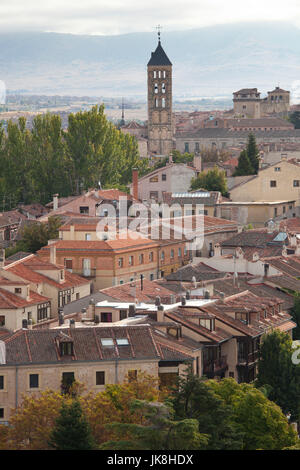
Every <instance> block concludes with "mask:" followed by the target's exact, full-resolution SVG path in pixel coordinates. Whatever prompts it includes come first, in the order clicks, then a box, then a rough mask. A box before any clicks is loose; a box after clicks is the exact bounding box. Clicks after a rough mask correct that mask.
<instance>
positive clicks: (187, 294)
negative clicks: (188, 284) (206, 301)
mask: <svg viewBox="0 0 300 470" xmlns="http://www.w3.org/2000/svg"><path fill="white" fill-rule="evenodd" d="M190 298H191V291H189V290H187V291H186V300H190Z"/></svg>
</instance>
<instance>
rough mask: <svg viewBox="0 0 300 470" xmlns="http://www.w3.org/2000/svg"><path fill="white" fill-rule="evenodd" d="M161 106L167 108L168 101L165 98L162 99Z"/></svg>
mask: <svg viewBox="0 0 300 470" xmlns="http://www.w3.org/2000/svg"><path fill="white" fill-rule="evenodd" d="M161 106H162V108H165V107H166V99H165V98H162V100H161Z"/></svg>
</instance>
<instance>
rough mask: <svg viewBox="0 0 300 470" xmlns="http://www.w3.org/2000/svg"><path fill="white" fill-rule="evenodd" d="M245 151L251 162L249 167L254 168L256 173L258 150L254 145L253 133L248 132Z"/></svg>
mask: <svg viewBox="0 0 300 470" xmlns="http://www.w3.org/2000/svg"><path fill="white" fill-rule="evenodd" d="M246 152H247V155H248V158H249V161H250V164H251V167H252V168H253V170H254V173H255V174H257V173H258V169H259V150H258V147H257V145H256V140H255V135H254V134H252V133H250V134H249V136H248V142H247V147H246Z"/></svg>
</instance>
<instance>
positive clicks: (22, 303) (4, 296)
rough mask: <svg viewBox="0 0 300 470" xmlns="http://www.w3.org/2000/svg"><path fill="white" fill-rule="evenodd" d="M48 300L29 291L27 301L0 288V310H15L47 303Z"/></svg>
mask: <svg viewBox="0 0 300 470" xmlns="http://www.w3.org/2000/svg"><path fill="white" fill-rule="evenodd" d="M49 301H50V299H49V298H48V297H45V296H43V295H40V294H37V293H36V292H33V291H30V298H29V300H26V299H23V298H22V297H20V296H18V295H16V294H13V293H12V292H9V291H7V290H5V289H2V288H1V287H0V309H3V308H7V309H15V308H22V307H27V306H30V305H36V304H39V303H44V302H49Z"/></svg>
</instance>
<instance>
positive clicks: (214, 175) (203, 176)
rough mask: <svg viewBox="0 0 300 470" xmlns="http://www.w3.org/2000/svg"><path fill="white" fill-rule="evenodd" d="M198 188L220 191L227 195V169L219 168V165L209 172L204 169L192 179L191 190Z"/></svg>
mask: <svg viewBox="0 0 300 470" xmlns="http://www.w3.org/2000/svg"><path fill="white" fill-rule="evenodd" d="M196 189H206V190H208V191H220V192H221V193H222V195H223V196H226V195H227V193H228V190H227V181H226V175H225V171H223V170H219V168H218V167H217V166H215V167H214V168H212V169H211V170H208V171H207V172H204V171H202V172H201V173H199V175H198V176H197V177H195V178H193V179H192V181H191V190H192V191H193V190H196Z"/></svg>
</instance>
